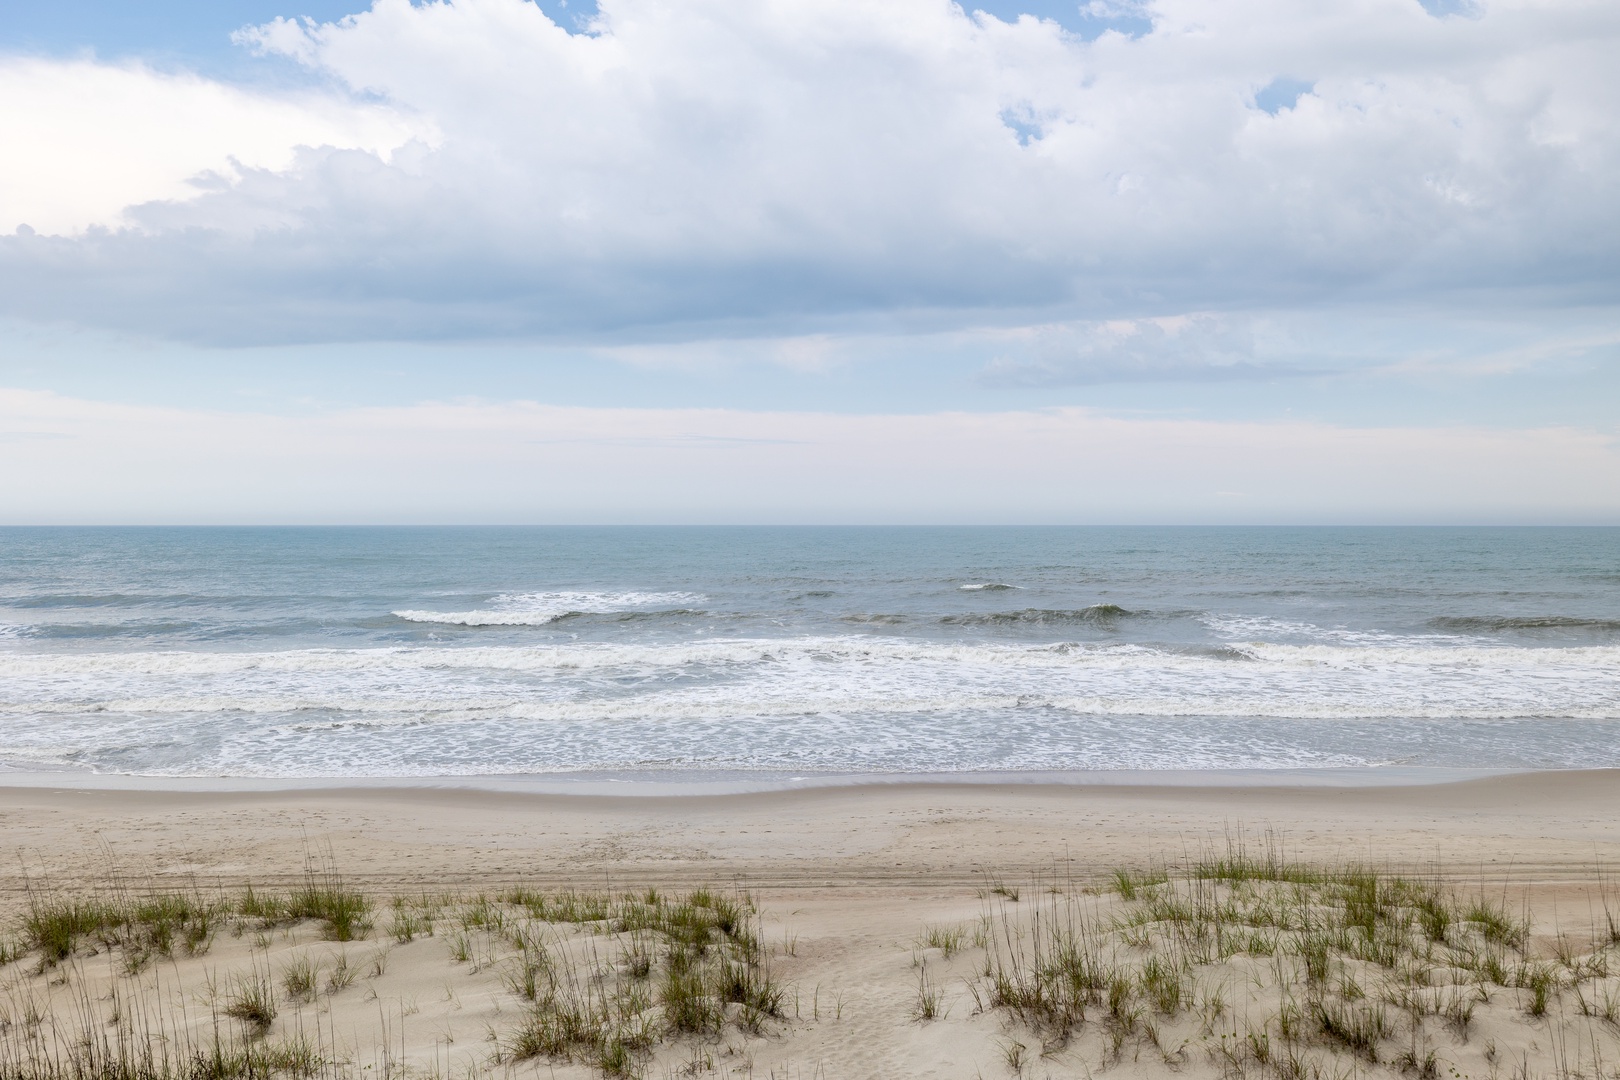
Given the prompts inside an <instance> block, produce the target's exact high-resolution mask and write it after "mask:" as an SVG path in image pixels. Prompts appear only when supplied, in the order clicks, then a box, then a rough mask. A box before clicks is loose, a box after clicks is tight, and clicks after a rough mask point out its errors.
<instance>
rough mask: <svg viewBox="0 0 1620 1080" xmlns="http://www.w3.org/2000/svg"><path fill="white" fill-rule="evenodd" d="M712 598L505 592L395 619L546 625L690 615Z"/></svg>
mask: <svg viewBox="0 0 1620 1080" xmlns="http://www.w3.org/2000/svg"><path fill="white" fill-rule="evenodd" d="M707 599H708V597H706V596H701V595H699V594H698V593H689V592H542V593H503V594H501V595H500V596H497V597H494V598H493V599H492V600H491V601H490V607H489V608H487V609H480V610H474V611H419V610H404V611H395V612H393V613H392V614H393V615H394V617H395V618H398V619H404V620H405V621H406V622H416V623H440V624H443V625H447V626H545V625H546V624H547V623H554V622H556V621H557V620H559V619H565V618H571V617H574V616H579V615H612V614H616V613H619V612H635V611H637V610H638V609H647V608H658V607H663V608H670V607H673V608H676V609H677V613H680V614H689V613H690V611H689V610H688V609H686V607H685V605H688V604H701V603H703V602H704V601H705V600H707Z"/></svg>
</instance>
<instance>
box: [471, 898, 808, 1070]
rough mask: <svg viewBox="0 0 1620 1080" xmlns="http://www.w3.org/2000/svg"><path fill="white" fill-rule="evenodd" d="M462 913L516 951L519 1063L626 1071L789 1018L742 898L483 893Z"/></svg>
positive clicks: (511, 980)
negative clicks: (664, 1051) (698, 1042)
mask: <svg viewBox="0 0 1620 1080" xmlns="http://www.w3.org/2000/svg"><path fill="white" fill-rule="evenodd" d="M491 905H494V906H496V907H499V908H500V909H501V910H499V911H497V910H495V909H494V907H492V906H491ZM461 914H462V917H463V919H464V920H470V922H467V923H465V924H466V925H470V926H472V927H474V928H475V929H476V930H477V931H478V932H481V933H483V934H485V935H486V937H488V938H489V939H490V940H491V941H495V940H497V939H498V940H500V941H504V942H505V943H506V945H507V947H509V948H512V949H513V950H514V955H512V956H511V957H510V958H509V959H508V960H507V961H506V964H507V971H506V985H507V987H508V988H509V989H510V990H512V991H513V992H514V993H515V994H517V995H518V997H520V998H521V999H523V1000H524V1001H525V1002H526V1003H527V1005H526V1011H525V1013H524V1019H523V1021H522V1023H521V1024H519V1025H518V1027H517V1029H516V1030H515V1031H514V1032H513V1033H512V1034H511V1035H510V1036H509V1037H508V1038H507V1039H506V1040H505V1042H504V1044H503V1050H504V1053H505V1055H506V1056H507V1058H509V1059H510V1060H524V1059H528V1058H536V1057H544V1058H549V1059H552V1060H554V1061H573V1062H577V1063H582V1064H587V1065H591V1066H593V1067H594V1068H596V1069H597V1070H598V1071H600V1072H601V1073H602V1074H603V1075H606V1076H629V1075H635V1074H636V1072H637V1070H638V1069H639V1068H640V1067H641V1065H642V1064H643V1063H644V1062H645V1061H646V1059H647V1058H648V1056H649V1055H650V1053H651V1052H652V1050H653V1049H654V1048H655V1047H657V1046H658V1045H660V1044H661V1043H663V1042H667V1041H669V1040H675V1039H710V1038H715V1037H717V1036H719V1035H720V1034H721V1033H722V1032H723V1031H724V1030H725V1029H726V1028H727V1027H732V1026H734V1027H735V1028H737V1029H738V1030H741V1031H744V1032H747V1033H750V1034H757V1033H759V1032H761V1031H762V1030H763V1028H764V1025H765V1024H766V1022H767V1021H769V1020H771V1019H775V1018H780V1017H782V1016H783V1015H784V1010H783V1002H784V997H785V991H784V988H783V986H782V985H781V983H780V982H778V981H777V980H776V978H775V977H774V976H773V975H772V973H771V970H770V967H769V964H768V962H767V957H766V953H765V949H764V948H763V944H762V942H763V938H762V937H761V934H760V930H759V920H758V914H757V911H756V909H755V907H754V904H753V901H752V899H751V898H750V897H749V896H748V895H747V894H745V893H733V892H722V891H718V890H711V889H703V888H700V889H694V890H692V891H691V892H689V893H686V894H684V895H683V894H678V893H674V894H668V895H665V894H662V893H659V892H656V891H642V892H635V893H624V894H613V893H606V892H603V893H589V892H575V891H562V892H556V893H544V892H539V891H535V890H530V889H515V890H510V891H508V892H506V893H504V894H501V895H499V896H496V897H480V898H477V899H475V900H474V901H473V903H472V904H471V905H469V907H468V908H467V909H466V910H464V911H463V912H462V913H461ZM466 932H469V933H470V932H471V931H466ZM581 935H583V936H581ZM471 947H472V946H471V945H469V948H471Z"/></svg>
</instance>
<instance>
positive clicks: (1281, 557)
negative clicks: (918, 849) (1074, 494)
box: [0, 528, 1620, 777]
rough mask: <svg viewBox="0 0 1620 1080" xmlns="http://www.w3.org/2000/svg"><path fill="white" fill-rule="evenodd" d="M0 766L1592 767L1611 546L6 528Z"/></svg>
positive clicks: (200, 771) (1214, 538)
mask: <svg viewBox="0 0 1620 1080" xmlns="http://www.w3.org/2000/svg"><path fill="white" fill-rule="evenodd" d="M0 722H3V723H4V725H5V731H6V733H7V738H6V739H5V745H4V747H0V762H4V763H5V764H8V765H10V766H12V767H16V768H26V769H37V768H63V767H66V768H80V769H92V770H97V771H105V772H127V773H137V774H148V775H159V776H220V775H224V776H247V777H313V776H441V775H513V774H524V773H558V772H571V771H580V770H583V771H593V770H599V771H615V772H621V771H628V772H629V773H631V774H634V773H635V772H636V771H638V770H646V771H649V772H656V773H658V774H659V775H665V774H668V773H670V772H671V771H675V772H680V771H682V770H689V771H692V772H693V773H694V774H698V773H706V774H712V773H714V772H715V771H724V770H747V771H760V770H763V771H767V772H770V771H783V772H792V773H802V772H859V773H922V772H929V773H939V772H960V771H979V770H991V771H1018V770H1040V771H1049V770H1076V769H1088V770H1090V769H1212V768H1213V769H1252V768H1262V769H1271V768H1276V769H1281V768H1292V769H1298V768H1307V769H1309V768H1331V767H1356V766H1366V765H1402V766H1429V767H1443V768H1535V767H1540V768H1549V767H1550V768H1556V767H1575V766H1580V767H1593V766H1608V765H1620V737H1617V735H1620V530H1616V529H1344V528H1321V529H1151V528H1146V529H554V530H552V529H6V530H0Z"/></svg>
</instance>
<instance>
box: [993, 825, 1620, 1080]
mask: <svg viewBox="0 0 1620 1080" xmlns="http://www.w3.org/2000/svg"><path fill="white" fill-rule="evenodd" d="M1028 891H1030V892H1040V893H1042V894H1043V895H1044V896H1045V899H1044V900H1043V901H1042V902H1040V903H1039V904H1037V905H1031V904H1027V903H1026V904H1023V905H1018V906H1014V905H1013V904H1012V903H1010V902H1007V901H1002V902H1000V903H997V902H995V900H994V897H993V896H992V897H991V899H990V900H989V901H987V910H986V913H985V915H984V916H983V918H982V919H981V925H982V926H984V927H985V928H986V929H985V931H983V932H981V934H980V935H979V938H978V941H977V942H976V944H977V943H982V947H983V953H982V956H981V957H980V958H979V960H978V963H977V971H976V975H975V976H974V977H973V978H972V979H971V980H970V981H969V990H970V992H971V994H972V996H973V998H974V999H975V1002H976V1004H977V1006H978V1011H981V1012H994V1013H998V1014H1000V1015H1002V1016H1004V1017H1005V1018H1007V1020H1008V1021H1009V1022H1010V1023H1011V1024H1012V1026H1013V1028H1014V1029H1015V1030H1019V1029H1021V1030H1023V1031H1026V1032H1028V1033H1029V1035H1025V1036H1022V1038H1024V1039H1028V1038H1029V1037H1030V1036H1031V1035H1032V1036H1034V1037H1036V1038H1038V1039H1039V1040H1040V1042H1041V1045H1042V1047H1043V1051H1044V1052H1046V1053H1052V1052H1057V1051H1060V1050H1063V1049H1064V1048H1066V1047H1070V1046H1071V1045H1078V1044H1077V1043H1076V1040H1084V1039H1090V1040H1092V1041H1091V1042H1089V1043H1087V1045H1092V1046H1096V1047H1099V1048H1100V1049H1101V1050H1102V1055H1101V1057H1102V1060H1101V1062H1100V1065H1101V1066H1102V1067H1109V1066H1110V1065H1112V1064H1114V1063H1117V1062H1118V1061H1120V1060H1121V1058H1122V1056H1123V1055H1125V1054H1126V1053H1127V1052H1129V1053H1130V1054H1131V1055H1132V1056H1133V1058H1134V1059H1136V1060H1140V1055H1141V1053H1142V1052H1143V1051H1144V1049H1146V1050H1147V1051H1148V1052H1150V1053H1151V1054H1153V1055H1154V1056H1156V1057H1162V1060H1163V1061H1164V1063H1165V1065H1166V1066H1168V1067H1171V1068H1180V1067H1182V1065H1184V1064H1185V1063H1186V1061H1187V1060H1188V1058H1189V1055H1192V1054H1195V1053H1197V1052H1200V1051H1201V1052H1203V1053H1204V1054H1206V1055H1208V1057H1209V1059H1210V1060H1211V1061H1212V1062H1214V1063H1215V1064H1217V1065H1219V1067H1220V1069H1221V1071H1222V1072H1224V1073H1226V1074H1227V1075H1229V1076H1233V1077H1238V1076H1249V1075H1255V1076H1262V1077H1265V1076H1273V1075H1274V1076H1276V1077H1278V1078H1279V1080H1307V1078H1327V1077H1338V1076H1352V1075H1357V1074H1359V1073H1360V1072H1361V1071H1363V1070H1365V1069H1367V1068H1371V1067H1374V1066H1382V1067H1384V1068H1387V1069H1391V1070H1394V1071H1398V1072H1405V1073H1408V1074H1415V1075H1418V1076H1432V1075H1433V1074H1434V1070H1435V1069H1437V1068H1438V1066H1437V1065H1436V1061H1437V1060H1440V1059H1437V1058H1436V1057H1435V1053H1434V1040H1436V1039H1438V1038H1440V1037H1441V1036H1442V1035H1444V1036H1445V1037H1447V1038H1450V1039H1454V1040H1458V1041H1461V1042H1466V1041H1467V1040H1469V1039H1470V1038H1471V1037H1472V1034H1473V1030H1474V1027H1475V1024H1476V1022H1477V1011H1478V1010H1479V1009H1480V1008H1481V1007H1482V1006H1487V1005H1489V1006H1491V1007H1493V1008H1495V1009H1496V1013H1497V1014H1500V1013H1501V1011H1502V1010H1501V1009H1500V1008H1499V1007H1498V1006H1500V1005H1502V1004H1503V1003H1504V1002H1505V1003H1507V1004H1508V1005H1509V1006H1510V1008H1511V1011H1510V1013H1509V1018H1510V1019H1512V1018H1516V1019H1513V1020H1512V1022H1513V1023H1514V1024H1515V1025H1516V1027H1517V1029H1518V1030H1520V1031H1521V1032H1522V1033H1523V1034H1524V1036H1525V1041H1526V1042H1527V1043H1534V1042H1536V1040H1537V1039H1545V1037H1546V1036H1545V1032H1543V1033H1542V1034H1540V1035H1538V1034H1537V1032H1538V1030H1540V1028H1538V1025H1541V1026H1542V1027H1544V1026H1545V1023H1546V1021H1547V1019H1548V1018H1549V1016H1550V1013H1551V1011H1552V1010H1553V1009H1554V1008H1555V1007H1557V1008H1559V1009H1560V1010H1561V1012H1560V1015H1563V1014H1564V1012H1565V1011H1567V1010H1564V1005H1565V1004H1566V1002H1567V1003H1568V1004H1572V1005H1574V1006H1575V1007H1576V1008H1575V1011H1576V1012H1577V1013H1578V1014H1579V1015H1581V1016H1584V1017H1589V1018H1592V1019H1593V1020H1594V1021H1598V1022H1601V1023H1604V1024H1608V1025H1609V1026H1610V1028H1612V1029H1613V1032H1612V1035H1614V1036H1620V938H1617V937H1616V935H1614V934H1613V933H1612V932H1611V931H1610V925H1611V919H1612V918H1614V917H1615V915H1616V914H1620V903H1616V902H1615V897H1614V891H1613V890H1612V889H1609V888H1602V889H1600V890H1599V891H1600V893H1601V897H1602V904H1603V911H1602V912H1601V913H1594V917H1593V919H1592V920H1591V921H1592V923H1593V925H1594V927H1595V932H1594V933H1593V934H1592V936H1591V938H1590V940H1584V939H1583V940H1573V939H1571V938H1570V937H1568V936H1567V935H1562V934H1561V935H1559V936H1558V938H1557V939H1556V940H1555V941H1554V942H1553V943H1552V944H1551V945H1550V946H1548V945H1547V944H1546V943H1545V942H1544V943H1543V944H1542V945H1541V946H1540V948H1539V949H1538V947H1537V945H1536V943H1535V942H1534V941H1533V939H1532V933H1531V930H1532V927H1531V921H1530V919H1529V916H1528V913H1527V912H1524V911H1519V910H1515V908H1514V907H1513V906H1512V905H1511V904H1510V903H1508V902H1507V900H1506V898H1505V895H1493V894H1492V893H1491V892H1489V891H1487V890H1485V889H1483V888H1481V889H1479V890H1475V891H1468V890H1461V891H1459V890H1458V889H1456V888H1454V887H1452V886H1449V885H1446V884H1444V883H1442V882H1441V881H1440V880H1439V879H1438V877H1437V876H1436V877H1428V878H1425V877H1422V876H1403V875H1400V874H1395V873H1390V872H1385V871H1381V870H1379V869H1377V868H1373V867H1368V866H1357V865H1341V866H1323V865H1309V864H1303V863H1295V862H1291V861H1289V860H1287V859H1284V858H1283V857H1282V855H1281V852H1280V848H1279V847H1277V846H1268V848H1267V850H1265V851H1264V852H1263V853H1262V854H1260V855H1259V856H1258V857H1256V856H1254V855H1251V854H1250V853H1248V852H1246V851H1244V850H1243V849H1242V848H1241V846H1238V845H1231V846H1229V847H1228V850H1226V851H1224V852H1222V853H1220V854H1219V855H1217V856H1213V857H1206V858H1202V859H1198V860H1189V861H1188V862H1187V863H1186V864H1185V865H1184V866H1182V867H1181V868H1179V869H1177V870H1175V871H1170V870H1166V869H1164V868H1157V869H1154V870H1152V871H1148V872H1142V871H1137V870H1130V869H1120V870H1118V871H1116V872H1114V874H1113V875H1112V878H1111V880H1110V882H1109V885H1108V887H1107V888H1105V889H1101V890H1099V889H1096V888H1091V887H1087V886H1086V885H1085V884H1083V883H1077V882H1074V881H1064V882H1059V883H1047V884H1046V885H1045V886H1044V887H1042V885H1041V883H1039V882H1037V883H1036V884H1035V885H1033V886H1031V887H1030V888H1029V890H1028ZM1112 896H1117V897H1118V899H1117V900H1115V899H1112V898H1111V897H1112ZM1549 953H1550V954H1551V955H1548V954H1549ZM1234 985H1235V986H1239V987H1242V988H1243V989H1241V990H1239V991H1238V996H1239V997H1240V998H1242V999H1243V1000H1245V1001H1247V1003H1248V1004H1247V1005H1246V1006H1245V1012H1244V1013H1242V1014H1239V1013H1237V1012H1236V1011H1234V1010H1232V1008H1231V1005H1232V1000H1231V993H1232V987H1233V986H1234ZM1593 1034H1594V1037H1593V1038H1592V1039H1590V1040H1588V1042H1589V1043H1590V1055H1589V1056H1591V1057H1592V1058H1593V1061H1594V1062H1595V1066H1596V1071H1595V1072H1594V1073H1591V1074H1589V1075H1591V1076H1607V1075H1608V1073H1605V1072H1604V1071H1603V1068H1604V1065H1603V1062H1604V1057H1603V1054H1604V1051H1603V1050H1602V1045H1604V1044H1603V1043H1602V1041H1601V1040H1600V1039H1598V1038H1597V1037H1596V1029H1593ZM1492 1052H1493V1053H1494V1048H1493V1051H1492ZM1612 1064H1613V1063H1611V1065H1612ZM1527 1067H1528V1066H1526V1068H1527ZM1521 1071H1522V1070H1521ZM1576 1075H1578V1073H1577V1072H1576V1071H1570V1072H1568V1074H1567V1076H1566V1078H1565V1080H1573V1077H1575V1076H1576ZM1617 1075H1620V1074H1617ZM1522 1080H1530V1077H1529V1076H1528V1075H1526V1076H1524V1077H1523V1078H1522Z"/></svg>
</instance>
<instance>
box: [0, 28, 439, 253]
mask: <svg viewBox="0 0 1620 1080" xmlns="http://www.w3.org/2000/svg"><path fill="white" fill-rule="evenodd" d="M429 134H430V130H429V129H428V128H427V127H426V126H425V125H423V124H422V123H420V122H412V121H410V120H408V119H407V118H405V117H402V116H401V115H400V114H398V113H397V112H395V111H394V110H391V109H387V108H384V107H381V106H378V105H366V104H357V103H354V102H351V101H343V100H337V99H334V98H332V97H331V96H330V95H317V94H313V93H303V94H297V95H290V96H287V95H283V96H272V95H269V94H266V93H262V92H261V93H252V92H248V91H244V90H240V89H236V88H233V87H230V86H226V85H222V84H221V83H218V82H214V81H211V80H208V79H203V78H199V77H197V76H195V75H183V74H182V75H174V74H165V73H162V72H158V71H153V70H151V69H149V68H146V67H143V66H141V65H139V64H105V63H97V62H95V61H93V60H87V59H85V60H69V61H52V60H43V59H37V58H15V57H14V58H0V146H3V147H4V148H5V150H4V156H3V158H0V231H5V232H10V231H12V230H14V229H15V228H16V227H17V226H18V225H27V226H29V227H30V228H31V229H33V230H35V231H38V232H43V233H74V232H79V231H82V230H83V229H85V228H86V227H88V226H91V225H102V226H119V225H125V224H128V221H127V220H126V217H125V214H124V211H125V210H126V209H127V208H129V207H130V206H133V205H136V204H139V203H146V202H152V201H158V200H164V201H182V202H183V201H186V200H189V199H193V198H195V197H197V196H198V195H200V194H202V193H203V192H204V191H208V190H219V189H220V188H222V187H226V188H228V187H229V186H230V185H231V184H233V183H234V182H237V181H239V180H240V178H241V173H242V171H243V170H245V169H268V170H284V169H287V168H289V167H291V166H292V164H293V160H294V157H295V151H296V149H297V148H298V147H300V146H336V147H346V148H351V149H362V150H366V151H369V152H372V153H376V154H380V155H382V156H384V157H387V156H388V154H389V152H391V151H392V150H394V149H395V148H397V147H398V146H400V145H401V144H403V143H405V142H406V141H407V140H409V139H411V138H413V137H417V136H423V135H429Z"/></svg>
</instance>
